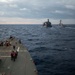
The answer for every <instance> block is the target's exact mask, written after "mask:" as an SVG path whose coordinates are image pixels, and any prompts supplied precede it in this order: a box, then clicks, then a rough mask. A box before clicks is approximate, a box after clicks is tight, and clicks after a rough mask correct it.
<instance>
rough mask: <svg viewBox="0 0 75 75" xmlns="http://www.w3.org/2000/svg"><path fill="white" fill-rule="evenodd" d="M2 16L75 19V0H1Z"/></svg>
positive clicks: (0, 10) (0, 12)
mask: <svg viewBox="0 0 75 75" xmlns="http://www.w3.org/2000/svg"><path fill="white" fill-rule="evenodd" d="M0 17H1V18H3V19H4V18H5V19H6V18H14V19H15V20H16V21H18V20H17V19H18V18H20V19H21V20H23V19H24V20H25V19H33V20H34V19H35V20H37V19H39V20H40V19H43V20H44V19H47V18H49V19H51V20H59V19H63V20H65V19H67V20H68V19H69V20H70V21H71V20H74V19H75V0H0ZM35 20H34V21H35ZM9 21H10V19H9ZM29 21H30V20H29ZM0 22H1V21H0ZM10 22H11V21H10ZM13 22H14V20H13ZM39 23H40V21H39Z"/></svg>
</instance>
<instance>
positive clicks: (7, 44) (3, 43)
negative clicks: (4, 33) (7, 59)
mask: <svg viewBox="0 0 75 75" xmlns="http://www.w3.org/2000/svg"><path fill="white" fill-rule="evenodd" d="M0 46H11V43H10V41H8V40H6V41H0Z"/></svg>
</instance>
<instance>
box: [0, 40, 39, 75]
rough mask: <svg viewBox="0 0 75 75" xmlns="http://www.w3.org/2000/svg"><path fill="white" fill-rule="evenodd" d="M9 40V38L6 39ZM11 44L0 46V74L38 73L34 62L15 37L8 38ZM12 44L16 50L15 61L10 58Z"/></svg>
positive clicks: (31, 74)
mask: <svg viewBox="0 0 75 75" xmlns="http://www.w3.org/2000/svg"><path fill="white" fill-rule="evenodd" d="M8 40H9V39H8ZM10 42H11V46H8V47H6V46H0V57H1V59H2V60H1V61H0V75H38V74H37V70H36V67H35V64H34V62H33V60H32V58H31V56H30V54H29V52H28V50H27V49H26V47H24V46H23V45H22V44H20V43H19V42H18V40H17V39H13V40H10ZM13 45H15V46H16V49H15V50H18V57H17V59H16V61H12V60H11V56H10V53H11V51H12V50H13V47H12V46H13Z"/></svg>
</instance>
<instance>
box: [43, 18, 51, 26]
mask: <svg viewBox="0 0 75 75" xmlns="http://www.w3.org/2000/svg"><path fill="white" fill-rule="evenodd" d="M43 26H45V27H52V25H51V22H49V19H48V20H47V22H44V23H43Z"/></svg>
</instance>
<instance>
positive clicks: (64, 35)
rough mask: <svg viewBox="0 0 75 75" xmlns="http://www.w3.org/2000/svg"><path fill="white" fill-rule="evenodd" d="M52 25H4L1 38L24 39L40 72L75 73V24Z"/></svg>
mask: <svg viewBox="0 0 75 75" xmlns="http://www.w3.org/2000/svg"><path fill="white" fill-rule="evenodd" d="M52 26H53V27H52V28H47V27H43V26H42V25H40V24H39V25H18V24H17V25H15V24H14V25H0V40H3V39H6V38H8V37H9V36H10V35H13V36H15V37H16V38H19V39H21V40H22V43H23V44H24V46H26V47H27V48H28V51H29V52H30V54H31V56H32V58H33V60H34V62H35V65H36V67H37V70H38V73H39V75H75V25H71V24H69V25H66V26H65V27H61V26H58V25H52Z"/></svg>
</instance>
